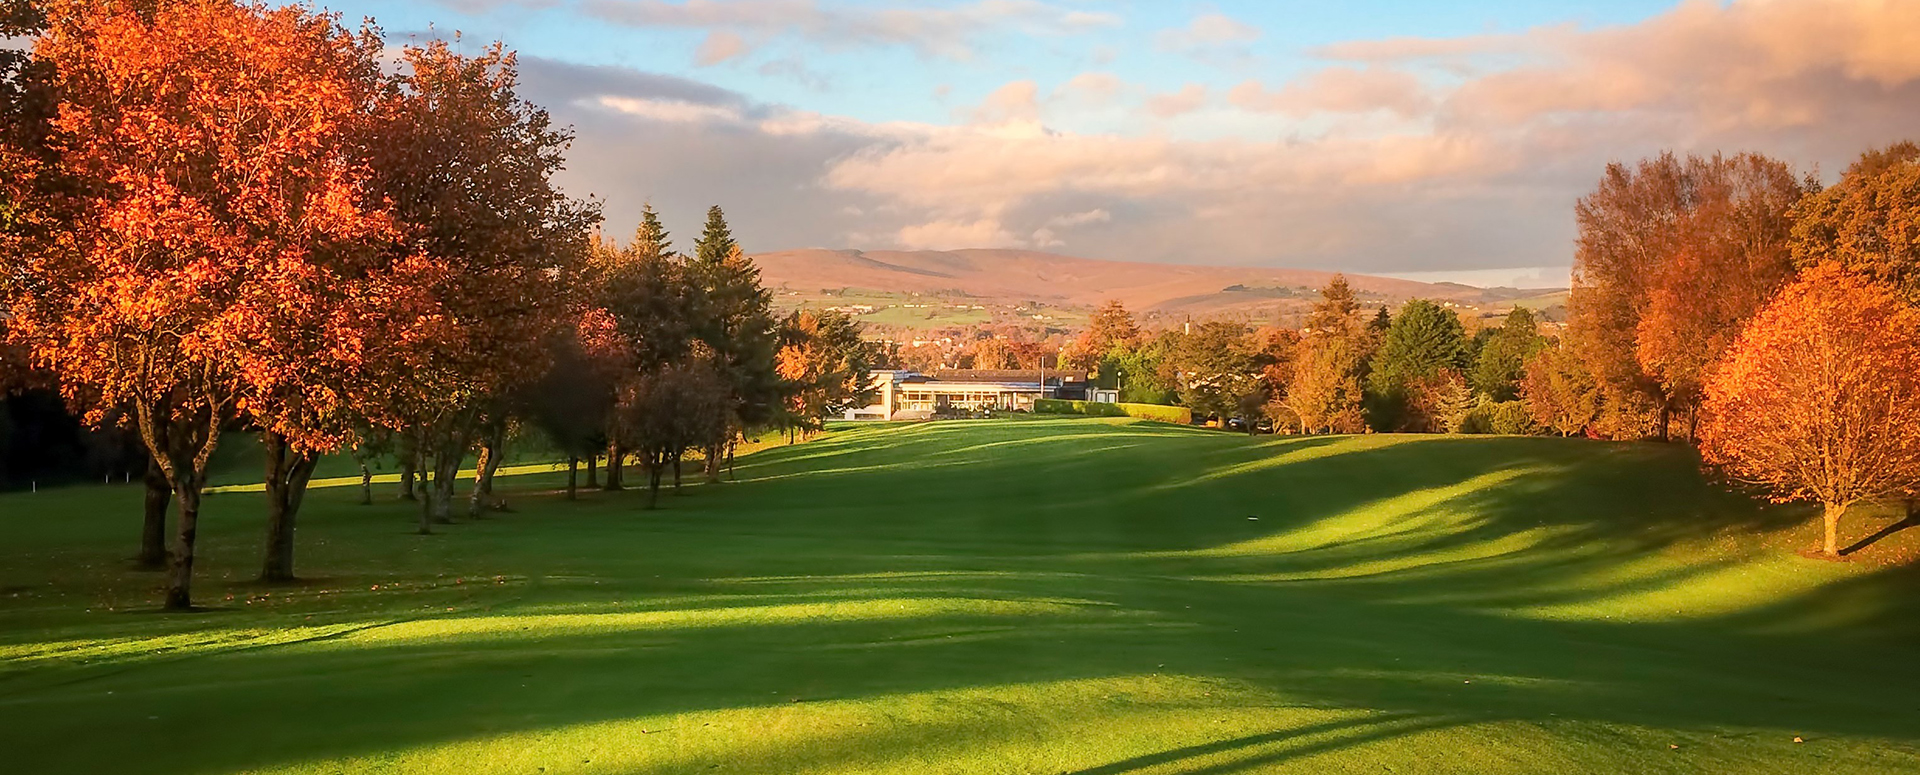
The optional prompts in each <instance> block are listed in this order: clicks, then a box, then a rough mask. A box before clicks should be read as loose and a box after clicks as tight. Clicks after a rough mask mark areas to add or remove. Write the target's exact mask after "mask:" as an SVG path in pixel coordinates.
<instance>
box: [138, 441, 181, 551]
mask: <svg viewBox="0 0 1920 775" xmlns="http://www.w3.org/2000/svg"><path fill="white" fill-rule="evenodd" d="M144 481H145V483H146V488H147V502H146V519H145V521H144V524H143V525H141V528H140V555H139V556H138V557H136V558H135V562H137V563H138V564H139V566H140V568H141V569H143V570H160V569H162V568H165V567H167V508H168V507H169V506H172V505H173V485H171V484H168V483H167V473H166V472H165V471H162V470H160V464H159V463H158V462H155V461H154V460H153V458H152V457H151V456H149V457H148V458H147V475H146V477H145V479H144Z"/></svg>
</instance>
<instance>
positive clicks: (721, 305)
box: [686, 206, 782, 428]
mask: <svg viewBox="0 0 1920 775" xmlns="http://www.w3.org/2000/svg"><path fill="white" fill-rule="evenodd" d="M686 274H687V280H686V281H687V283H688V296H689V299H690V307H691V314H690V317H689V320H690V322H691V323H692V326H693V336H694V338H695V339H697V340H699V341H700V342H701V343H703V344H704V345H706V347H707V348H709V349H711V350H712V351H713V352H714V353H715V357H714V359H713V364H714V368H715V369H716V370H717V371H718V373H719V375H720V379H721V381H722V382H723V383H724V384H726V385H727V388H728V391H727V392H728V395H729V397H730V398H729V401H730V404H731V411H732V412H733V413H734V414H735V416H736V417H737V420H736V428H738V427H747V426H754V425H760V424H763V423H766V422H768V421H770V420H772V419H773V418H774V415H775V414H776V413H777V412H778V411H779V409H780V405H781V398H782V396H781V385H780V378H779V375H778V374H777V373H775V363H774V358H775V355H776V352H777V351H778V349H779V331H778V322H777V321H776V320H775V318H774V316H773V309H772V307H773V296H772V294H770V293H768V292H767V289H765V288H763V287H761V285H760V269H759V268H758V267H756V266H754V263H753V260H752V259H750V258H747V256H746V254H745V253H743V252H741V250H740V246H739V244H738V243H736V242H734V240H733V233H732V231H731V230H730V229H729V228H728V227H727V221H726V214H725V213H722V212H721V211H720V208H719V207H718V206H715V207H713V208H711V209H709V210H708V211H707V225H706V229H705V230H704V231H703V232H702V233H701V235H700V240H699V241H698V242H696V243H694V254H693V257H692V258H691V259H690V260H688V261H687V263H686Z"/></svg>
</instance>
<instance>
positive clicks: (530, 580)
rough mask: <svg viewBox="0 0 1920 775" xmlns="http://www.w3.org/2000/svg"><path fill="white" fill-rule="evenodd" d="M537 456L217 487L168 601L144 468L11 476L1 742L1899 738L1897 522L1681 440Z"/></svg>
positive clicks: (1007, 744) (1763, 766)
mask: <svg viewBox="0 0 1920 775" xmlns="http://www.w3.org/2000/svg"><path fill="white" fill-rule="evenodd" d="M534 469H537V467H530V470H534ZM638 478H639V477H638V476H634V477H630V480H632V479H638ZM563 479H564V474H563V473H559V474H556V473H526V474H523V475H518V476H511V477H507V478H503V479H501V480H500V485H501V486H502V488H503V489H504V491H505V494H506V496H507V498H508V499H509V501H510V504H511V508H512V511H511V512H508V513H500V514H494V515H490V516H489V517H488V518H487V519H484V520H481V521H478V522H471V523H463V524H457V525H451V526H446V527H444V528H442V529H441V532H440V534H438V535H433V536H417V535H412V534H411V531H412V529H413V526H414V522H413V515H414V511H413V508H412V504H404V503H399V502H395V501H393V500H392V497H391V496H392V486H391V485H385V486H382V487H381V490H380V491H379V495H380V496H381V497H380V503H379V504H377V505H375V506H372V507H362V506H357V505H355V503H356V502H357V499H358V495H359V493H358V490H357V488H355V487H337V488H326V489H316V490H314V491H313V492H312V493H311V494H310V495H309V496H308V499H307V504H308V505H307V506H306V507H305V510H304V511H303V513H302V518H301V519H302V527H301V530H300V534H299V542H300V548H299V551H300V555H299V559H298V571H299V572H300V574H301V575H302V576H303V577H305V578H306V579H308V580H307V581H306V582H304V583H301V584H298V585H293V586H279V587H263V586H259V585H255V584H253V583H252V582H251V578H252V577H253V576H254V575H255V574H256V573H257V571H258V561H259V552H260V542H261V538H262V534H263V532H264V527H263V518H262V513H263V510H264V506H263V501H262V496H260V495H258V494H254V493H246V492H226V493H220V494H216V495H213V496H211V497H210V498H209V500H208V504H207V508H206V514H205V516H204V518H203V521H202V527H201V550H200V552H201V557H202V558H203V564H202V566H201V572H200V574H199V577H198V584H199V586H198V588H197V589H196V596H197V600H198V601H199V602H201V603H203V604H205V605H208V606H210V607H211V608H212V610H209V611H207V612H203V613H194V614H187V615H161V614H157V613H152V612H151V611H152V610H153V609H155V608H156V607H157V604H158V601H159V596H158V593H157V591H156V586H157V584H158V583H159V579H158V578H157V577H156V576H155V575H152V574H142V573H139V572H135V571H132V570H128V569H127V568H126V566H125V564H124V562H122V560H121V558H123V557H126V556H128V555H131V554H132V552H133V550H134V548H135V545H136V543H137V539H138V532H139V503H140V495H141V493H140V490H139V488H138V487H137V486H123V485H113V486H93V487H85V488H73V489H64V490H52V491H42V492H40V493H37V494H28V493H15V494H7V495H0V540H4V544H3V545H4V546H5V549H4V550H3V551H4V556H5V558H6V560H5V563H4V566H3V567H0V751H4V754H0V756H3V757H4V758H3V759H0V761H4V762H6V764H5V765H4V766H0V769H4V770H5V771H7V772H19V773H36V775H37V774H39V773H106V772H113V773H189V772H193V773H228V772H276V773H278V772H286V773H295V772H298V773H339V772H349V773H351V772H382V773H387V772H393V773H429V772H447V773H542V772H544V773H549V774H554V773H683V772H741V773H748V772H751V773H799V772H808V773H816V772H817V773H854V772H896V773H930V772H956V773H957V772H966V773H1075V774H1077V775H1120V774H1121V773H1126V774H1129V775H1160V774H1170V773H1183V774H1187V775H1201V774H1202V773H1209V774H1211V773H1242V772H1300V773H1328V772H1334V773H1349V772H1351V773H1383V772H1398V773H1409V772H1416V773H1417V772H1461V773H1484V772H1556V773H1560V772H1596V773H1601V772H1605V773H1613V772H1740V773H1769V772H1778V773H1790V772H1792V773H1802V772H1821V773H1840V772H1862V773H1865V772H1888V771H1915V772H1920V571H1916V566H1915V565H1913V564H1911V563H1906V562H1902V560H1905V559H1909V558H1911V556H1912V554H1913V552H1914V547H1915V545H1916V543H1920V542H1917V541H1916V537H1915V536H1914V535H1913V533H1920V530H1916V531H1909V532H1903V533H1897V534H1894V535H1892V536H1891V537H1889V538H1887V539H1886V540H1884V541H1881V542H1880V543H1878V544H1875V545H1874V546H1872V547H1871V548H1869V549H1867V550H1865V551H1863V552H1861V553H1859V554H1857V555H1855V559H1856V561H1853V562H1844V563H1832V562H1824V561H1817V560H1809V559H1805V558H1803V557H1801V556H1799V555H1798V554H1796V550H1798V549H1801V548H1804V547H1806V546H1808V545H1811V544H1812V542H1813V535H1814V534H1813V531H1812V529H1811V527H1810V526H1809V525H1807V524H1805V520H1806V519H1807V517H1808V516H1809V512H1808V511H1807V510H1805V509H1804V508H1800V507H1763V506H1760V505H1757V504H1756V503H1755V502H1753V501H1751V500H1749V499H1747V498H1746V497H1744V496H1741V495H1738V494H1734V493H1729V492H1726V491H1725V490H1724V489H1723V488H1718V487H1716V486H1714V485H1712V484H1710V483H1708V482H1706V481H1704V480H1703V479H1702V478H1701V476H1700V475H1699V474H1698V472H1697V467H1696V464H1695V462H1694V460H1693V459H1692V457H1691V452H1690V451H1689V450H1688V449H1686V448H1685V447H1684V446H1682V445H1657V444H1620V443H1603V442H1591V441H1581V440H1563V439H1545V438H1485V437H1481V438H1471V437H1447V436H1364V437H1305V438H1291V437H1289V438H1277V437H1271V436H1268V437H1260V438H1254V439H1250V438H1247V437H1245V436H1236V435H1229V434H1224V433H1215V432H1207V431H1202V430H1194V429H1188V428H1180V427H1173V426H1163V425H1155V424H1150V423H1140V422H1133V421H1130V420H1110V419H1030V420H1021V421H984V422H950V423H925V424H913V425H873V426H858V427H851V428H844V429H839V430H836V431H834V432H831V433H828V434H826V435H825V436H823V437H821V438H819V439H816V440H814V441H812V442H809V443H806V444H800V445H797V446H790V447H780V448H775V449H768V450H764V451H760V452H757V453H754V454H752V455H749V456H746V457H743V458H742V459H741V465H740V469H739V479H740V481H739V482H738V483H734V484H726V485H722V486H699V487H691V488H689V490H688V491H687V493H686V494H685V495H684V496H683V497H678V498H667V497H663V498H662V502H663V505H664V508H663V509H661V510H658V511H651V512H649V511H642V510H640V509H639V506H640V504H642V503H644V501H645V496H644V494H643V493H639V492H627V493H600V492H594V493H591V494H587V495H585V496H584V497H583V499H582V500H581V501H579V502H574V503H569V502H567V501H565V500H564V499H562V497H561V496H560V494H559V493H558V492H557V491H556V489H555V488H557V487H558V486H560V485H561V483H562V482H563ZM462 489H463V490H464V486H463V488H462ZM1887 521H1888V520H1887V519H1886V515H1885V513H1884V512H1883V513H1880V514H1877V515H1876V514H1869V513H1866V512H1862V516H1860V517H1858V518H1855V519H1853V521H1852V523H1851V524H1849V525H1848V526H1847V530H1848V534H1849V536H1850V537H1851V538H1853V539H1856V540H1857V539H1860V538H1864V537H1866V536H1867V535H1868V534H1870V533H1873V532H1874V531H1876V530H1878V529H1879V528H1881V527H1884V526H1885V525H1886V523H1887ZM1796 737H1797V738H1799V740H1800V741H1796Z"/></svg>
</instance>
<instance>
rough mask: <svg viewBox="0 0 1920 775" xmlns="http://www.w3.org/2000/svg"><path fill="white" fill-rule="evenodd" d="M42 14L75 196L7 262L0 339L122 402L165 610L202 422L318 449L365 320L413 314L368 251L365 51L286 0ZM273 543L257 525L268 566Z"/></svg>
mask: <svg viewBox="0 0 1920 775" xmlns="http://www.w3.org/2000/svg"><path fill="white" fill-rule="evenodd" d="M46 7H47V10H48V11H49V13H48V16H47V18H48V19H49V20H51V21H53V24H52V26H51V27H50V29H49V30H48V31H47V33H46V34H45V35H44V36H43V37H42V38H41V39H40V40H39V42H38V44H37V45H36V49H35V57H36V58H37V59H41V60H43V61H44V62H45V63H46V64H47V66H48V67H49V68H50V72H52V73H54V74H55V81H54V85H55V88H56V91H57V92H58V94H59V96H60V100H61V101H60V104H59V111H58V114H57V117H56V118H55V119H54V121H53V123H52V128H53V135H52V140H51V142H50V143H49V148H50V151H51V152H52V153H53V154H54V155H55V156H56V157H57V166H58V168H59V171H60V174H61V175H62V176H65V177H66V178H68V179H71V180H75V181H81V182H83V183H84V186H83V188H82V190H83V191H84V194H85V195H84V196H76V197H75V198H74V207H75V208H76V210H77V211H78V212H79V213H80V214H81V215H80V217H77V218H75V219H73V221H72V222H71V223H72V225H71V226H70V227H69V228H67V229H66V230H65V231H64V232H63V233H62V235H61V237H60V239H59V240H58V241H57V242H56V243H54V244H51V245H47V246H45V247H46V249H42V250H37V251H34V252H33V253H32V254H30V255H29V256H27V257H25V260H23V261H22V262H21V264H20V266H19V267H18V268H17V269H16V271H17V273H18V275H19V276H23V277H25V278H28V279H27V282H24V283H21V284H20V285H21V286H22V287H23V288H25V289H27V290H25V291H24V292H23V293H19V294H16V295H14V298H12V299H10V300H9V303H10V305H11V306H12V307H13V310H12V312H13V314H14V320H13V325H12V326H10V333H12V334H13V335H14V336H16V337H18V338H21V339H23V340H24V341H26V342H27V343H28V344H29V345H30V347H31V349H32V350H33V352H34V355H35V358H36V360H37V361H39V362H40V363H42V364H43V365H45V366H47V367H49V368H52V369H54V370H56V371H57V372H59V373H60V375H61V378H62V380H63V382H64V383H65V384H66V385H68V392H69V397H70V399H71V400H74V401H76V402H78V403H83V404H85V405H86V406H87V407H88V409H89V418H90V419H91V420H93V421H95V422H100V421H103V420H105V419H106V418H107V417H109V416H110V415H112V414H113V413H114V412H117V411H121V410H123V409H125V410H127V411H128V412H129V415H130V417H131V418H132V424H133V425H134V427H135V428H136V429H137V430H138V432H139V434H140V436H141V438H142V439H143V440H144V441H145V443H146V446H147V447H148V449H149V451H150V453H151V454H152V455H153V457H154V460H155V462H156V465H157V466H158V467H159V468H160V470H161V473H162V474H163V475H164V476H165V478H166V480H167V482H168V484H169V485H170V487H171V489H172V490H173V494H174V498H175V501H176V505H177V507H178V510H179V515H178V522H177V531H176V534H175V539H174V547H173V550H172V552H171V563H170V571H169V578H168V590H167V595H166V604H167V607H169V608H176V609H177V608H186V607H189V606H190V605H191V594H190V584H191V578H192V569H193V561H194V552H193V550H194V545H195V535H196V531H197V522H198V514H199V507H200V498H201V493H202V488H203V486H204V484H205V481H206V465H207V461H208V459H209V457H210V456H211V455H212V453H213V450H214V449H215V447H216V446H217V445H218V443H219V438H220V432H221V431H222V430H223V429H224V428H225V427H227V426H228V425H229V424H231V423H233V422H235V421H237V420H238V419H239V418H240V417H242V416H243V415H244V416H246V417H247V418H248V420H249V421H250V422H251V423H253V424H254V425H256V426H257V427H260V428H261V429H262V430H263V431H265V432H266V433H268V434H270V435H271V436H272V437H274V438H278V439H281V440H284V442H285V444H284V445H283V447H282V451H283V452H285V451H287V450H289V449H291V450H294V454H297V455H305V454H310V453H311V452H313V451H317V450H319V449H324V448H329V447H330V446H331V445H336V444H337V443H338V442H339V439H340V435H339V434H337V433H336V430H337V429H336V426H335V425H334V417H335V416H336V409H337V408H338V407H339V406H340V405H341V404H342V403H343V401H344V397H345V396H347V395H348V394H350V393H351V391H352V387H351V386H350V385H349V384H348V383H347V381H346V380H349V379H352V378H354V377H355V376H357V375H359V374H361V373H363V372H362V370H361V369H360V366H361V364H363V363H365V362H367V360H368V358H369V355H368V353H367V352H366V351H365V350H363V349H359V348H360V346H361V345H363V344H365V343H367V342H369V341H372V338H369V337H367V336H366V334H367V333H368V332H369V331H371V330H373V329H374V328H375V327H376V326H375V325H374V324H373V321H375V320H387V319H390V318H399V317H405V316H406V315H407V314H409V311H410V310H411V309H412V305H411V303H410V302H408V301H406V300H404V299H401V300H399V301H398V302H397V303H396V304H394V306H395V307H397V308H398V311H392V310H389V309H388V308H387V305H388V303H390V302H395V299H392V298H388V297H386V296H385V294H387V293H388V292H390V291H393V292H399V293H403V294H404V290H399V291H396V290H395V289H396V288H400V289H404V288H405V287H406V286H408V285H410V284H412V283H398V284H395V283H390V282H387V280H389V279H390V278H391V277H392V275H393V274H394V273H393V272H391V271H389V270H390V269H391V268H392V267H394V266H395V265H396V264H398V263H401V262H403V261H404V255H405V254H404V252H401V253H395V254H393V258H392V259H391V260H388V259H384V258H381V257H380V254H381V252H382V247H383V246H384V245H386V244H388V243H390V242H391V236H392V230H393V226H392V222H391V220H390V219H389V218H388V217H387V216H386V214H385V212H384V211H383V210H382V209H381V206H382V204H383V203H382V202H381V200H380V198H379V197H378V196H377V195H376V194H375V193H374V192H373V191H372V189H371V187H370V186H369V185H368V172H369V171H368V165H367V164H366V159H364V158H363V157H361V156H359V155H357V153H356V149H359V148H363V147H365V146H366V145H367V142H366V141H367V138H368V136H369V135H368V134H367V131H366V130H367V128H368V127H369V126H370V121H371V119H370V110H369V106H370V104H371V98H372V95H373V94H374V93H375V92H376V91H378V85H379V83H378V72H379V71H378V68H377V66H376V64H375V62H376V57H375V55H376V53H377V52H378V50H379V46H378V41H377V37H376V36H374V35H373V34H372V33H371V32H363V33H361V34H359V35H355V34H351V33H349V32H347V31H345V30H344V29H342V28H340V27H339V25H338V24H337V23H336V22H335V20H334V17H331V16H324V15H316V14H313V13H311V12H309V11H307V10H305V9H304V8H298V7H287V8H277V9H276V8H268V7H266V6H257V5H245V6H241V5H235V4H232V3H226V2H211V1H206V2H178V3H164V4H158V5H151V6H149V5H148V4H143V3H135V2H127V1H112V2H98V3H94V2H88V3H79V2H49V3H48V4H47V6H46ZM270 451H271V450H270ZM282 462H284V457H283V459H282ZM289 480H292V481H295V482H297V481H299V477H298V476H297V475H294V476H291V477H290V478H289V479H282V480H281V481H283V482H285V481H289ZM271 494H273V495H275V496H276V498H277V499H278V500H279V502H280V503H281V504H282V506H289V507H297V496H293V498H292V499H291V500H289V499H287V498H280V497H278V496H280V495H283V494H284V491H282V492H277V493H271ZM276 498H270V501H271V500H275V499H276ZM290 534H291V528H290V524H288V525H287V529H286V530H285V535H284V536H281V535H270V546H269V552H268V558H269V559H268V563H267V566H266V572H265V575H267V576H268V577H270V578H271V577H275V576H276V575H277V574H276V572H275V561H276V558H277V557H284V556H286V553H287V552H290V549H289V548H286V547H285V546H283V544H282V543H276V540H278V539H281V538H283V537H284V538H286V539H287V540H288V541H290Z"/></svg>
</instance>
